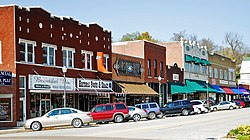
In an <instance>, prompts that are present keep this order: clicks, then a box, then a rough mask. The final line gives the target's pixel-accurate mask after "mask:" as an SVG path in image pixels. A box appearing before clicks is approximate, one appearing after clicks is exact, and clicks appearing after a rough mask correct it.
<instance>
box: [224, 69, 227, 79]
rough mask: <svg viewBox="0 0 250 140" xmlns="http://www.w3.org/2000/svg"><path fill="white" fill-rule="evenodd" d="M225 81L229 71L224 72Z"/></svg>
mask: <svg viewBox="0 0 250 140" xmlns="http://www.w3.org/2000/svg"><path fill="white" fill-rule="evenodd" d="M224 79H225V80H227V71H226V70H224Z"/></svg>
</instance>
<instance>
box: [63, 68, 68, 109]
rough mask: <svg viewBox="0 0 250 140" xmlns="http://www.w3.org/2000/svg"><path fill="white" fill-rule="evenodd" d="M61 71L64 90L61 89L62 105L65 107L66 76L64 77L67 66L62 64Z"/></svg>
mask: <svg viewBox="0 0 250 140" xmlns="http://www.w3.org/2000/svg"><path fill="white" fill-rule="evenodd" d="M62 72H63V78H64V82H63V83H64V91H63V107H66V77H65V73H66V72H67V68H66V67H65V66H63V68H62Z"/></svg>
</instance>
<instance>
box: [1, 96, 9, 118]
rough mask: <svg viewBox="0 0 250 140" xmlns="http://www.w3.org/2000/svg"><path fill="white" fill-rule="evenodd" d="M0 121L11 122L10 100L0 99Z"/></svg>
mask: <svg viewBox="0 0 250 140" xmlns="http://www.w3.org/2000/svg"><path fill="white" fill-rule="evenodd" d="M0 121H11V98H0Z"/></svg>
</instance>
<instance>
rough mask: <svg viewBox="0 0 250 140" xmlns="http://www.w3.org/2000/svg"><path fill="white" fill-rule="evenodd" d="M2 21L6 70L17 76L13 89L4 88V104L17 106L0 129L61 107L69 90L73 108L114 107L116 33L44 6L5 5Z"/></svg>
mask: <svg viewBox="0 0 250 140" xmlns="http://www.w3.org/2000/svg"><path fill="white" fill-rule="evenodd" d="M0 18H1V20H0V50H1V51H0V61H1V63H0V69H1V70H2V71H10V72H12V77H13V80H12V85H11V86H0V89H1V90H0V100H1V101H3V100H6V99H7V101H8V102H9V104H11V105H10V108H11V109H10V110H11V111H10V112H9V114H8V115H9V116H11V119H9V120H0V126H16V125H21V124H22V123H23V122H24V121H25V120H26V119H27V118H31V117H35V116H41V115H43V114H44V113H45V112H47V111H49V110H51V109H52V108H55V107H61V106H62V105H63V103H62V102H63V93H64V90H66V95H67V96H66V99H67V106H68V107H75V108H79V109H81V110H84V111H87V110H89V109H90V108H91V107H93V106H94V105H95V104H97V103H106V102H112V101H111V100H112V98H111V96H112V94H114V92H113V91H112V81H111V76H112V75H111V73H109V72H108V71H111V59H110V58H111V57H112V53H111V52H112V48H111V32H109V31H106V30H103V28H102V27H100V26H99V25H97V24H89V25H85V24H82V23H80V22H78V21H76V20H74V19H73V18H71V17H69V18H66V17H56V16H53V15H51V14H50V13H49V12H47V11H46V10H44V9H42V8H39V7H37V8H36V7H33V8H23V7H20V6H15V5H10V6H1V7H0ZM99 54H100V55H99ZM102 54H104V60H103V55H102ZM97 56H98V57H97ZM96 58H97V59H96ZM100 58H101V59H100ZM102 60H103V61H104V63H102ZM63 67H67V72H65V73H63V72H62V68H63ZM64 74H65V77H66V78H65V79H64ZM64 80H65V81H64ZM64 82H65V84H66V86H64ZM8 99H9V100H8ZM0 103H1V102H0Z"/></svg>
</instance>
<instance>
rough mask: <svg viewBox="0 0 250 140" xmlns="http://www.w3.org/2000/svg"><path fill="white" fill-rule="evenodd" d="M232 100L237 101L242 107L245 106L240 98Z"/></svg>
mask: <svg viewBox="0 0 250 140" xmlns="http://www.w3.org/2000/svg"><path fill="white" fill-rule="evenodd" d="M232 101H234V102H239V103H240V105H241V106H242V107H246V104H245V102H243V101H241V100H239V99H233V100H232Z"/></svg>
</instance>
